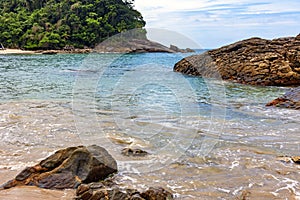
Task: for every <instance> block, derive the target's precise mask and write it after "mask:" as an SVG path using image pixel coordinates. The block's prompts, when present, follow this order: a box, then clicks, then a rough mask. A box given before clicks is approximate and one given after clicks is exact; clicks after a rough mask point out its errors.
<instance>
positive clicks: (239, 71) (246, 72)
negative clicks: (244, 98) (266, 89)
mask: <svg viewBox="0 0 300 200" xmlns="http://www.w3.org/2000/svg"><path fill="white" fill-rule="evenodd" d="M174 71H176V72H181V73H183V74H187V75H194V76H203V77H214V78H222V79H223V80H229V81H233V82H237V83H242V84H250V85H270V86H271V85H272V86H299V85H300V34H299V35H298V36H296V37H285V38H278V39H273V40H266V39H261V38H250V39H246V40H242V41H239V42H236V43H233V44H230V45H227V46H223V47H221V48H218V49H214V50H210V51H207V52H205V53H203V54H200V55H194V56H189V57H186V58H184V59H182V60H181V61H179V62H178V63H176V64H175V66H174Z"/></svg>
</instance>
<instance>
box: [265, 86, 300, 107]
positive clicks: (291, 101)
mask: <svg viewBox="0 0 300 200" xmlns="http://www.w3.org/2000/svg"><path fill="white" fill-rule="evenodd" d="M266 106H275V107H281V108H292V109H297V110H299V109H300V87H297V88H293V89H291V90H290V91H288V92H287V93H285V94H284V95H283V96H282V97H279V98H277V99H274V100H273V101H271V102H269V103H268V104H267V105H266Z"/></svg>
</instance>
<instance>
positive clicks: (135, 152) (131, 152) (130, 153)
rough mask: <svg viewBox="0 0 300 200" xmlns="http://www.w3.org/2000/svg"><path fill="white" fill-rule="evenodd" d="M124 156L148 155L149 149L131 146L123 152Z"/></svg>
mask: <svg viewBox="0 0 300 200" xmlns="http://www.w3.org/2000/svg"><path fill="white" fill-rule="evenodd" d="M121 153H122V154H123V155H124V156H146V155H148V152H147V151H144V150H141V149H131V148H125V149H123V150H122V152H121Z"/></svg>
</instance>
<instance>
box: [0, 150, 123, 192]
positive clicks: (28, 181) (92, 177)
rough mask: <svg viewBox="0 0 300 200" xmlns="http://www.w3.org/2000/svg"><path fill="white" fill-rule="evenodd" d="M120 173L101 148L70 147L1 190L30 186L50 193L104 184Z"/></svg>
mask: <svg viewBox="0 0 300 200" xmlns="http://www.w3.org/2000/svg"><path fill="white" fill-rule="evenodd" d="M115 172H117V163H116V161H115V160H114V159H113V157H112V156H111V155H110V154H109V153H108V152H107V151H106V150H105V149H104V148H102V147H99V146H96V145H92V146H88V147H84V146H78V147H69V148H66V149H62V150H59V151H57V152H55V153H54V154H53V155H51V156H50V157H48V158H46V159H45V160H42V161H41V162H40V163H39V164H37V165H35V166H33V167H27V168H25V169H24V170H23V171H22V172H21V173H19V174H18V175H17V176H16V177H15V179H13V180H11V181H9V182H7V183H5V184H4V185H2V186H1V187H0V188H1V189H8V188H11V187H15V186H22V185H31V186H37V187H40V188H47V189H66V188H77V187H78V186H79V185H80V184H81V183H91V182H95V181H99V180H104V179H105V178H107V177H108V176H109V175H111V174H113V173H115Z"/></svg>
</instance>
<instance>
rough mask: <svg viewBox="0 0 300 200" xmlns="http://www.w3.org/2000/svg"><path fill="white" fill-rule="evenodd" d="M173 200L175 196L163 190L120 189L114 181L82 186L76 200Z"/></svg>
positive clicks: (77, 192)
mask: <svg viewBox="0 0 300 200" xmlns="http://www.w3.org/2000/svg"><path fill="white" fill-rule="evenodd" d="M102 199H110V200H171V199H173V195H172V194H171V193H170V192H169V191H167V190H165V189H163V188H161V187H158V188H153V187H151V188H149V189H148V190H146V191H144V192H139V191H137V190H135V189H124V188H120V187H119V186H118V185H117V184H116V183H115V182H114V181H110V180H106V181H102V182H98V183H90V184H82V185H80V186H79V187H78V189H77V191H76V197H75V200H102Z"/></svg>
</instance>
